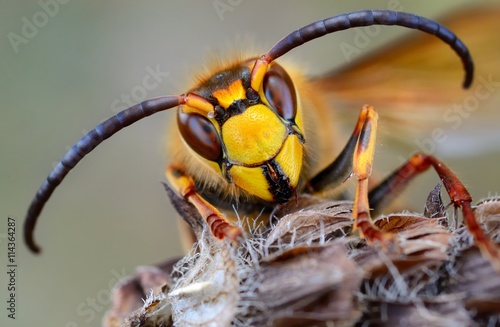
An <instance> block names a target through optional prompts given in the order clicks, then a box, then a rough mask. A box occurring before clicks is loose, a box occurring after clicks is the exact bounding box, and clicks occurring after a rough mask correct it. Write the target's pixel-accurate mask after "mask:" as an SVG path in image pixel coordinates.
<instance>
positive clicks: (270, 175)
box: [177, 60, 304, 203]
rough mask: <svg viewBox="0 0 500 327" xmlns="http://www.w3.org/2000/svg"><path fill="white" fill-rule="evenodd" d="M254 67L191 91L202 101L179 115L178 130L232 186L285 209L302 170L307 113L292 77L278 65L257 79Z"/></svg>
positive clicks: (239, 68) (194, 101) (240, 67)
mask: <svg viewBox="0 0 500 327" xmlns="http://www.w3.org/2000/svg"><path fill="white" fill-rule="evenodd" d="M254 63H255V60H249V61H246V62H243V63H242V64H240V65H237V66H233V67H231V68H229V69H226V70H222V71H219V72H218V73H216V74H214V75H213V76H212V77H210V78H208V79H207V80H205V81H204V82H202V83H201V84H200V85H199V86H198V87H197V88H196V89H194V90H191V91H190V94H194V95H196V96H197V97H196V98H195V97H193V96H191V98H190V99H189V101H188V102H187V103H186V104H185V105H183V106H181V107H180V109H179V110H178V116H177V123H178V128H179V131H180V134H181V136H182V139H183V140H184V142H185V143H186V144H187V145H188V148H189V149H190V150H191V152H192V154H194V155H196V156H198V157H199V158H201V159H202V160H203V161H204V162H205V163H207V164H208V166H210V167H211V168H212V169H213V170H214V171H216V172H217V173H218V174H220V175H221V176H222V177H223V178H224V179H225V180H226V181H227V182H229V183H233V184H234V185H235V186H236V187H238V188H239V189H241V190H243V191H244V192H246V193H248V194H250V195H253V196H257V197H259V198H261V199H263V200H265V201H268V202H273V203H285V202H287V201H289V200H290V198H291V197H292V196H293V195H294V193H295V190H296V188H297V185H298V182H299V176H300V173H301V170H302V164H303V152H304V151H303V144H304V128H303V122H302V111H301V108H300V106H299V105H298V100H297V94H296V91H295V88H294V86H293V83H292V80H291V78H290V77H289V75H288V74H287V72H286V71H285V70H284V69H283V68H282V67H281V66H280V65H278V64H277V63H272V64H270V65H269V66H267V67H265V68H261V69H265V72H263V73H262V74H259V75H258V76H257V77H255V76H254V77H252V76H251V75H252V69H253V66H254ZM251 85H252V86H253V87H251ZM256 85H257V87H255V86H256ZM257 90H258V91H257Z"/></svg>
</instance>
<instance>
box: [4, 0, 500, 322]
mask: <svg viewBox="0 0 500 327" xmlns="http://www.w3.org/2000/svg"><path fill="white" fill-rule="evenodd" d="M61 2H63V1H62V0H61ZM473 2H474V3H477V1H456V0H448V1H439V2H438V1H435V2H433V3H432V5H431V2H427V1H426V2H420V1H403V0H402V1H394V0H384V1H356V2H347V1H273V2H269V1H250V0H241V1H237V0H232V1H228V0H220V1H204V2H201V1H148V2H138V1H131V0H127V1H79V0H71V1H69V2H68V3H65V4H60V5H59V6H58V8H57V10H56V9H55V8H54V7H53V8H52V9H50V10H52V11H53V15H52V16H53V17H52V16H48V15H45V17H48V19H47V20H46V21H44V20H43V14H40V12H43V11H44V9H43V5H41V4H45V3H54V2H53V1H49V0H41V1H40V2H35V1H31V2H20V1H7V0H3V1H1V2H0V3H1V5H0V34H1V36H2V38H1V45H0V49H1V58H2V63H1V65H0V76H1V79H0V83H1V84H0V99H1V119H0V147H1V150H0V151H1V152H0V157H1V162H0V192H1V193H0V218H1V219H0V242H1V243H0V258H1V259H0V303H2V304H1V305H0V325H1V326H67V327H70V326H71V327H75V326H99V325H100V322H101V317H102V315H103V314H104V312H105V310H107V309H108V307H109V294H110V285H111V284H112V283H114V282H116V278H117V277H120V278H121V277H123V276H124V275H130V274H133V272H134V267H136V266H139V265H146V264H150V263H155V262H159V261H161V260H163V259H165V258H167V257H171V256H174V255H179V254H180V253H181V248H180V242H179V238H178V232H177V229H176V224H175V219H177V218H176V215H175V213H174V212H173V210H172V208H171V206H170V205H169V203H168V201H167V199H166V195H165V193H164V191H163V189H162V186H161V185H160V183H159V181H163V180H164V177H163V171H164V167H165V165H166V163H167V162H168V158H166V155H165V151H164V147H165V141H166V140H165V137H164V135H165V128H166V126H168V125H167V122H168V119H170V118H171V117H172V115H173V111H172V112H168V113H162V114H158V115H156V116H154V117H151V118H149V119H146V120H144V121H141V122H139V123H137V124H135V125H133V126H131V127H129V128H127V129H126V130H125V131H123V132H121V133H119V134H117V135H116V136H115V137H113V138H111V139H110V140H108V141H106V142H105V143H104V144H102V145H101V146H100V147H99V148H97V149H96V150H95V151H94V152H93V153H92V154H91V155H89V156H88V157H87V158H86V159H85V160H84V161H83V162H82V163H81V164H80V165H78V167H77V168H76V169H75V170H74V171H73V172H72V173H71V174H70V175H69V176H68V177H67V178H66V180H65V182H64V183H63V184H62V185H61V186H60V187H59V188H58V189H57V190H56V192H55V193H54V195H53V197H52V199H51V201H50V202H49V203H48V205H47V206H46V208H45V210H44V212H43V214H42V216H41V219H40V221H39V224H38V229H37V231H36V239H37V240H38V242H39V243H40V244H41V246H42V247H43V253H42V254H41V255H40V256H34V255H32V254H31V253H29V252H28V251H27V250H26V249H25V246H24V243H23V241H22V224H23V219H24V214H25V211H26V209H27V207H28V205H29V203H30V200H31V198H32V197H33V195H34V194H35V191H36V190H37V188H38V187H39V186H40V184H41V182H42V181H43V180H44V178H45V177H46V176H47V174H48V173H49V171H50V170H51V169H52V165H53V163H54V162H55V161H57V160H58V159H59V158H60V157H61V156H62V155H63V154H64V153H65V151H66V149H67V148H68V147H70V146H72V145H73V143H74V142H75V141H76V140H77V139H79V138H80V137H81V136H82V133H83V132H85V131H87V130H90V129H92V128H93V127H94V126H95V125H96V124H98V123H99V122H100V121H102V120H103V119H105V118H108V117H109V116H111V115H113V114H114V112H113V110H112V107H113V106H114V104H115V103H116V101H117V100H118V101H120V99H121V95H122V94H125V95H127V94H128V95H130V94H131V92H132V90H134V88H135V87H136V86H140V85H142V81H143V78H144V77H145V76H146V75H147V74H148V69H149V68H148V67H150V68H151V69H153V70H155V69H156V67H158V69H159V70H160V71H161V72H164V73H165V74H167V73H168V76H164V77H163V78H161V81H159V83H158V85H157V87H155V88H153V89H151V90H147V92H146V94H145V96H146V97H145V98H151V97H155V96H159V95H164V94H175V93H177V92H182V91H183V90H185V87H186V85H187V84H186V82H188V81H189V80H190V76H191V74H192V73H193V72H196V70H197V69H198V68H199V67H200V65H201V64H202V63H203V62H204V61H205V60H206V54H207V51H208V50H210V49H212V50H213V49H222V50H225V49H227V45H228V44H231V42H234V41H237V40H242V39H243V40H245V39H246V38H250V39H251V40H254V43H255V44H256V45H257V46H259V47H261V48H262V49H268V48H270V47H271V46H272V45H273V44H274V43H275V42H276V41H278V40H279V39H280V38H281V37H283V36H284V35H286V34H287V33H289V32H291V31H293V30H294V29H296V28H298V27H301V26H303V25H305V24H308V23H310V22H312V21H314V20H317V19H320V18H325V17H327V16H332V15H335V14H339V13H343V12H347V11H353V10H360V9H387V8H388V7H389V6H392V5H393V4H396V5H397V4H399V6H400V7H401V9H402V10H404V11H409V12H413V13H417V14H420V15H424V16H428V17H432V18H437V17H439V16H440V15H441V14H443V13H446V12H449V11H450V10H452V9H454V8H457V7H460V6H461V5H463V4H464V3H473ZM497 2H498V1H497ZM221 4H226V7H224V8H225V9H226V10H227V11H225V12H219V13H218V12H217V10H216V5H219V6H221ZM220 8H223V7H220ZM34 17H36V18H34ZM33 19H40V21H39V25H41V27H39V28H37V31H36V32H34V31H31V32H32V34H33V35H30V38H26V43H21V44H19V45H18V47H17V49H15V48H16V47H13V46H12V44H11V42H10V41H9V37H8V35H9V33H15V34H17V35H22V28H23V25H24V24H26V23H25V22H26V20H28V21H30V22H33ZM470 24H474V22H470ZM383 31H384V33H382V35H381V36H380V37H377V38H375V39H373V42H371V44H370V46H369V47H368V48H367V49H363V51H366V54H367V55H368V54H369V52H370V51H372V50H373V49H374V48H377V47H380V46H381V45H383V44H384V43H385V42H387V41H388V40H391V39H392V38H394V37H396V36H397V35H398V34H400V33H403V32H404V31H403V29H400V28H393V29H391V28H387V29H384V30H383ZM10 35H11V36H12V34H10ZM353 35H354V31H346V32H343V33H338V34H337V35H336V36H334V37H329V38H325V40H321V41H317V42H313V43H311V44H308V45H307V46H304V47H302V48H301V49H299V50H297V51H294V52H293V53H291V54H289V55H288V57H290V58H298V59H299V60H301V61H302V62H306V63H307V64H308V65H309V67H310V71H311V72H312V73H321V72H325V71H327V70H329V69H332V68H334V67H339V66H341V65H343V64H345V63H346V60H345V58H344V56H343V55H342V52H341V51H340V49H339V47H338V46H337V44H338V42H340V41H341V40H346V41H348V42H351V41H352V39H353ZM16 50H17V51H16ZM450 55H451V54H450ZM431 59H432V58H431ZM498 64H499V65H500V59H499V63H498ZM457 84H458V81H457ZM497 95H498V94H497ZM132 101H133V100H132ZM366 102H368V103H369V99H366ZM497 117H500V115H499V116H497ZM380 125H383V122H381V123H380ZM498 126H500V121H499V122H498ZM499 135H500V132H499V131H498V130H497V131H496V132H494V133H493V135H491V137H492V138H493V139H496V140H499V138H498V137H499ZM490 141H491V140H490ZM498 142H500V141H498ZM385 146H390V145H385ZM450 147H451V145H450ZM415 150H416V149H415ZM448 152H449V151H448ZM409 153H411V152H408V151H406V152H405V153H403V154H402V155H404V156H407V155H408V154H409ZM397 155H398V154H395V157H393V158H391V157H386V158H384V160H386V161H387V162H393V164H392V165H391V166H388V167H387V168H384V169H382V171H383V172H389V171H390V170H391V169H393V168H394V167H396V166H397V165H398V164H399V161H397V160H396V158H397ZM400 155H401V154H400ZM437 155H438V156H439V155H440V153H439V152H438V153H437ZM443 155H444V160H445V161H446V162H447V163H449V164H450V166H451V167H452V168H453V169H454V170H455V171H456V172H457V173H458V174H459V176H460V177H461V178H462V179H463V180H464V181H465V183H466V184H467V185H468V186H469V187H470V190H471V193H472V194H473V196H474V197H475V198H481V197H484V196H487V195H488V194H489V193H492V194H494V193H495V192H497V191H498V190H500V176H499V174H500V167H498V166H499V165H498V160H499V159H500V145H499V146H490V147H487V149H486V150H484V151H482V152H481V157H478V156H477V155H478V154H477V153H475V155H474V156H472V157H464V156H449V155H448V153H443ZM379 170H380V167H379ZM436 182H437V178H436V177H435V174H433V173H429V174H426V176H425V177H423V178H421V179H419V180H418V181H417V182H416V183H415V186H414V187H412V188H413V189H415V190H417V191H419V193H417V194H418V195H416V196H417V197H419V198H418V199H420V200H418V201H421V203H423V201H424V199H425V194H426V192H428V191H429V190H430V189H431V188H432V187H433V186H434V185H435V183H436ZM446 201H447V199H446ZM8 216H12V217H14V218H15V219H16V221H17V248H16V251H17V252H16V253H17V263H18V268H17V276H16V278H17V295H16V299H17V315H16V320H11V319H8V318H7V314H8V312H7V310H6V309H5V308H6V302H5V301H6V300H7V277H8V276H7V274H6V271H7V268H6V266H5V264H6V261H5V260H6V255H7V249H6V239H5V237H6V226H7V222H6V221H7V217H8Z"/></svg>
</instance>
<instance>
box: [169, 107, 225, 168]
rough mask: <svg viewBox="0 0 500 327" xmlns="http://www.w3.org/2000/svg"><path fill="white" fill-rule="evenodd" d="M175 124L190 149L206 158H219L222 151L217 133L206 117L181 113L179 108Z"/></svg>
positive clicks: (215, 159)
mask: <svg viewBox="0 0 500 327" xmlns="http://www.w3.org/2000/svg"><path fill="white" fill-rule="evenodd" d="M177 125H178V126H179V131H180V132H181V135H182V137H183V138H184V140H185V141H186V143H187V144H188V145H189V146H190V147H191V149H193V150H194V151H195V152H196V153H198V154H199V155H200V156H202V157H203V158H205V159H207V160H210V161H218V160H219V158H220V156H221V153H222V148H221V144H220V140H219V135H218V134H217V130H216V129H215V126H214V125H213V124H212V123H211V122H210V120H208V118H206V117H204V116H202V115H199V114H196V113H189V114H187V113H183V112H182V110H181V109H179V111H178V115H177Z"/></svg>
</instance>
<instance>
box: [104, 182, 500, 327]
mask: <svg viewBox="0 0 500 327" xmlns="http://www.w3.org/2000/svg"><path fill="white" fill-rule="evenodd" d="M166 189H167V192H168V194H169V196H170V198H171V200H172V202H173V203H174V205H175V206H176V208H177V210H178V211H179V212H180V213H181V215H182V217H183V218H184V219H185V220H186V221H187V222H188V223H189V224H190V225H191V227H192V228H193V231H194V233H195V235H196V236H197V238H198V242H197V243H196V244H195V245H194V246H193V248H192V250H191V251H190V252H189V253H188V254H187V255H186V256H185V257H183V258H181V259H179V260H177V259H176V260H171V261H169V262H167V263H165V264H163V265H159V266H152V267H142V268H139V269H138V271H137V275H136V276H135V277H133V278H130V279H128V280H125V281H122V282H121V283H120V284H119V285H118V286H117V287H116V289H115V291H114V299H113V301H114V302H113V308H112V309H111V310H110V311H109V312H108V313H107V316H106V317H105V319H104V325H105V326H418V327H421V326H499V325H500V273H499V272H496V271H495V270H494V269H493V267H492V266H491V264H490V263H489V262H488V261H487V260H485V259H484V258H483V257H482V256H481V253H480V252H479V250H478V249H477V248H476V247H475V246H474V244H473V240H472V238H471V236H470V235H469V233H468V231H467V229H466V228H465V227H456V226H458V224H455V223H451V224H450V223H449V221H450V220H451V221H453V219H454V218H456V213H455V212H453V211H452V212H451V213H447V211H446V210H445V206H444V205H443V203H442V202H441V197H440V188H439V187H436V188H435V189H434V190H433V191H432V192H431V193H430V195H429V198H428V200H427V203H426V208H425V212H424V214H423V215H421V214H410V213H400V214H393V215H389V216H386V217H383V218H380V219H378V220H377V221H376V225H377V226H378V227H379V228H381V229H383V230H385V231H391V232H393V233H396V234H397V241H396V242H395V243H394V244H392V245H391V246H389V247H387V248H381V247H380V246H377V245H376V244H375V245H373V246H369V245H367V244H366V242H365V241H364V240H362V239H360V238H359V236H358V235H355V234H354V235H351V234H350V230H351V227H352V222H353V220H352V218H351V216H352V202H349V201H326V200H324V199H319V198H315V197H311V196H301V197H300V198H299V200H298V202H297V203H295V202H294V203H290V204H288V207H284V208H281V210H280V212H277V213H276V215H277V216H283V217H282V218H281V219H279V220H278V221H277V223H275V224H274V225H273V226H271V227H268V228H267V229H265V230H263V231H262V229H259V228H255V230H261V231H259V232H255V233H254V234H253V235H247V237H246V239H245V240H244V241H242V242H241V243H240V244H238V245H235V244H231V243H230V242H229V241H219V240H217V239H215V238H214V237H213V236H212V234H211V233H210V232H209V230H208V229H207V228H206V226H205V225H204V223H203V220H202V219H201V218H200V217H199V216H198V213H197V212H196V210H195V209H194V208H193V207H192V206H191V205H189V204H187V203H186V202H185V201H184V200H183V199H181V198H179V197H177V196H176V195H175V194H174V193H173V192H172V191H171V190H170V189H169V188H168V187H166ZM474 210H475V215H476V219H478V221H479V222H480V223H481V224H482V226H483V228H484V229H485V230H486V231H488V234H489V235H490V237H492V238H493V240H495V241H496V242H498V241H499V240H500V199H499V198H498V197H496V198H491V199H487V200H483V201H480V202H479V203H478V204H477V205H476V206H475V207H474ZM287 211H291V212H290V213H288V214H285V213H286V212H287ZM143 298H145V300H144V301H143V300H142V299H143Z"/></svg>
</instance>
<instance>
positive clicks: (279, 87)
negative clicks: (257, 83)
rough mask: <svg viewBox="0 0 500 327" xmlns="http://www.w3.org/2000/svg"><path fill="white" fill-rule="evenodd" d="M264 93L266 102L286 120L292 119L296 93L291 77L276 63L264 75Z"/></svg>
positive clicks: (294, 113) (294, 110)
mask: <svg viewBox="0 0 500 327" xmlns="http://www.w3.org/2000/svg"><path fill="white" fill-rule="evenodd" d="M263 88H264V95H265V96H266V99H267V102H268V103H269V105H270V106H271V107H273V109H274V110H276V112H277V113H278V114H279V115H280V116H281V117H283V118H284V119H286V120H290V121H291V120H294V119H295V115H296V114H297V95H296V93H295V88H294V87H293V83H292V79H291V78H290V76H288V74H287V73H286V72H285V70H284V69H283V68H282V67H281V66H280V65H278V64H273V65H272V66H271V68H269V70H268V71H267V73H266V76H264V81H263Z"/></svg>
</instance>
